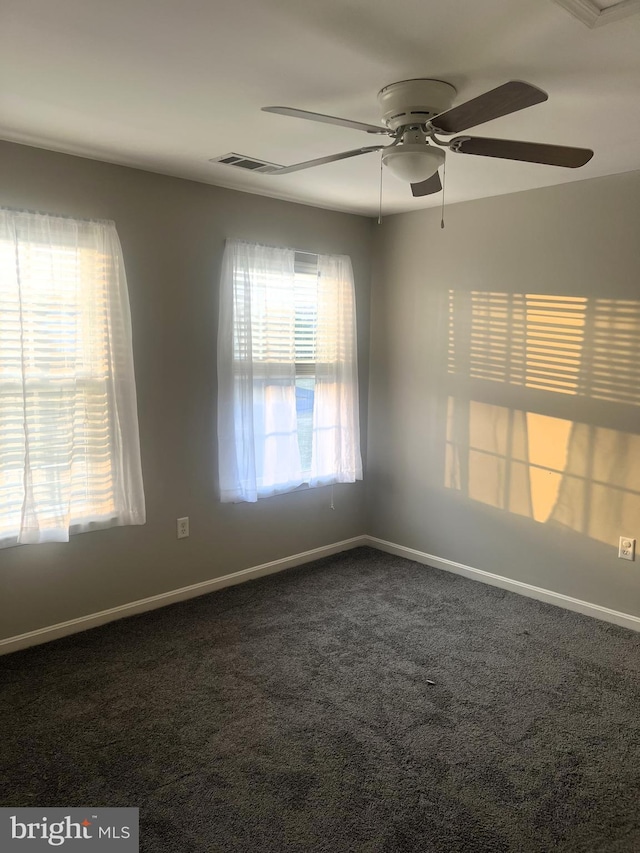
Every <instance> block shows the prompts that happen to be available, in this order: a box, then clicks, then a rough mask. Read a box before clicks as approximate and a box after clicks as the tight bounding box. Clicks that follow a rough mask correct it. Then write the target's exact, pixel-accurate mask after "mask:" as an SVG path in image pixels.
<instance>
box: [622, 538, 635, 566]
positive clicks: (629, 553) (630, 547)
mask: <svg viewBox="0 0 640 853" xmlns="http://www.w3.org/2000/svg"><path fill="white" fill-rule="evenodd" d="M618 558H619V559H620V560H635V558H636V540H635V539H630V538H629V537H628V536H621V537H620V542H619V544H618Z"/></svg>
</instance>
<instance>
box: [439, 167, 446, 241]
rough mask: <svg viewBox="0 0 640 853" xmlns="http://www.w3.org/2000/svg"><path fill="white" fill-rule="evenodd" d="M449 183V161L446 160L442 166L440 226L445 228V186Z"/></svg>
mask: <svg viewBox="0 0 640 853" xmlns="http://www.w3.org/2000/svg"><path fill="white" fill-rule="evenodd" d="M446 183H447V161H446V160H445V161H444V165H443V167H442V211H441V214H440V228H444V188H445V186H446Z"/></svg>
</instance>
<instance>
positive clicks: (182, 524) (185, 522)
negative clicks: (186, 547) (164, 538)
mask: <svg viewBox="0 0 640 853" xmlns="http://www.w3.org/2000/svg"><path fill="white" fill-rule="evenodd" d="M176 522H177V534H178V539H186V538H187V536H188V535H189V517H188V516H185V517H184V518H178V519H176Z"/></svg>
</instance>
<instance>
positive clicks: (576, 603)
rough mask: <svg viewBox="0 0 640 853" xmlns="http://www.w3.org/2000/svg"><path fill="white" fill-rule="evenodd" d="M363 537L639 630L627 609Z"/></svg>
mask: <svg viewBox="0 0 640 853" xmlns="http://www.w3.org/2000/svg"><path fill="white" fill-rule="evenodd" d="M366 539H367V542H366V543H363V544H367V545H371V546H372V547H373V548H378V549H379V550H380V551H386V552H387V553H388V554H395V555H396V556H398V557H406V558H407V559H408V560H415V561H416V562H417V563H424V564H426V565H429V566H433V567H434V568H436V569H444V570H445V571H446V572H454V574H456V575H464V576H465V577H467V578H471V579H472V580H476V581H482V583H488V584H490V585H491V586H499V587H500V588H501V589H508V590H509V591H510V592H517V593H518V594H519V595H526V596H527V597H528V598H536V599H537V600H538V601H546V602H547V604H555V605H556V606H557V607H564V608H565V610H575V611H576V612H577V613H584V614H585V615H586V616H593V617H595V618H596V619H602V620H604V621H605V622H613V624H614V625H622V627H623V628H631V630H632V631H640V617H638V616H632V615H631V614H630V613H621V612H620V611H618V610H611V609H610V608H609V607H602V606H601V605H599V604H591V603H590V602H588V601H581V600H580V599H579V598H572V597H571V596H570V595H563V594H562V593H560V592H553V591H552V590H550V589H543V588H542V587H539V586H532V585H531V584H528V583H523V582H522V581H516V580H512V579H511V578H505V577H503V576H502V575H494V574H493V573H492V572H485V571H483V570H482V569H474V568H473V566H465V565H464V563H456V562H454V561H453V560H445V559H444V558H442V557H436V556H434V555H433V554H427V553H425V552H424V551H416V550H415V549H414V548H406V547H405V546H404V545H396V544H395V543H393V542H387V541H385V540H384V539H378V538H377V537H375V536H368V537H366Z"/></svg>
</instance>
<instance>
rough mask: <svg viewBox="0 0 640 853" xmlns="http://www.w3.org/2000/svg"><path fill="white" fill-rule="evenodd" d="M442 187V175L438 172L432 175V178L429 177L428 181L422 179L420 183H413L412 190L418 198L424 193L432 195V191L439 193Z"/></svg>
mask: <svg viewBox="0 0 640 853" xmlns="http://www.w3.org/2000/svg"><path fill="white" fill-rule="evenodd" d="M441 189H442V184H441V183H440V175H439V174H438V173H437V172H436V173H435V174H434V175H431V177H430V178H427V180H426V181H420V183H419V184H411V192H412V193H413V194H414V196H415V197H416V198H419V197H420V196H423V195H431V193H439V192H440V190H441Z"/></svg>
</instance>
